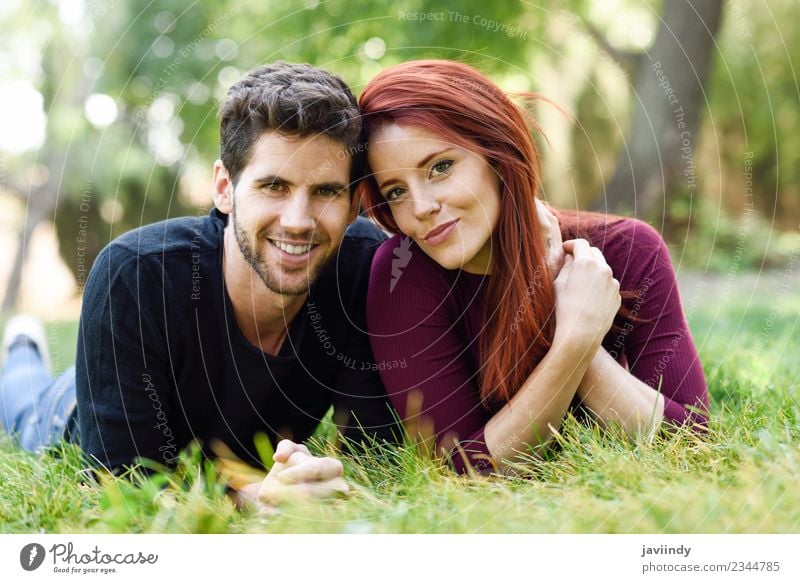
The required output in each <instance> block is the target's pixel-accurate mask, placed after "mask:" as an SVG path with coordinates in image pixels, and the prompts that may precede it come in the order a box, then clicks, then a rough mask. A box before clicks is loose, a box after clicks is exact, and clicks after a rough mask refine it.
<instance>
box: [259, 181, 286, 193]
mask: <svg viewBox="0 0 800 583" xmlns="http://www.w3.org/2000/svg"><path fill="white" fill-rule="evenodd" d="M262 188H263V189H264V190H268V191H270V192H280V191H282V190H283V189H284V187H283V184H281V183H280V182H268V183H266V184H264V186H262Z"/></svg>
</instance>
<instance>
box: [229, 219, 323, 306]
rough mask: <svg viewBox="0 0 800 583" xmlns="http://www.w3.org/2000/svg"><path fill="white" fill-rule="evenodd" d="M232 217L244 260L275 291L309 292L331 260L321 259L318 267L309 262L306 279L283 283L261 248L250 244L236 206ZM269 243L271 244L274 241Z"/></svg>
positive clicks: (281, 292)
mask: <svg viewBox="0 0 800 583" xmlns="http://www.w3.org/2000/svg"><path fill="white" fill-rule="evenodd" d="M231 218H232V219H233V232H234V234H235V235H236V242H237V243H238V244H239V250H240V251H241V252H242V256H243V257H244V260H245V261H247V263H248V264H249V265H250V267H252V268H253V271H255V272H256V273H257V274H258V277H260V278H261V281H262V282H264V285H265V286H266V287H267V289H268V290H270V291H271V292H273V293H276V294H280V295H284V296H301V295H303V294H305V293H308V289H309V287H310V286H311V284H312V283H313V282H314V280H315V279H316V278H317V276H318V275H319V273H320V271H322V268H323V267H324V266H325V265H326V264H327V263H328V262H329V261H330V258H326V259H325V260H324V261H320V262H319V264H318V265H317V266H316V267H315V266H313V264H312V263H311V262H309V263H308V264H307V266H306V268H305V269H306V275H307V277H306V279H305V280H304V281H301V282H300V283H298V284H297V285H295V286H293V287H290V286H287V285H285V284H283V283H282V281H281V277H280V275H279V274H277V273H276V272H275V270H272V269H270V267H269V266H268V265H267V263H266V262H265V261H264V255H263V253H262V252H261V249H254V248H253V246H252V245H251V244H250V241H248V239H247V234H246V233H245V231H244V228H243V227H242V225H241V223H240V222H239V221H238V219H237V217H236V209H235V208H234V209H233V212H232V213H231ZM258 239H259V237H258V235H256V240H258ZM268 244H269V245H271V244H272V243H268Z"/></svg>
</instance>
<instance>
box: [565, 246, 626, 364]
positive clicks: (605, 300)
mask: <svg viewBox="0 0 800 583" xmlns="http://www.w3.org/2000/svg"><path fill="white" fill-rule="evenodd" d="M563 247H564V251H565V252H566V256H565V257H564V266H563V267H562V268H561V271H560V272H559V274H558V277H557V278H556V280H555V283H554V287H555V293H556V334H555V340H554V343H555V342H558V341H561V342H568V343H571V344H572V343H576V342H577V343H578V344H582V345H584V346H585V347H586V349H587V350H588V349H596V348H597V347H599V346H600V343H601V342H602V340H603V337H604V336H605V335H606V334H607V333H608V331H609V329H610V328H611V325H612V324H613V322H614V317H615V316H616V314H617V311H618V310H619V307H620V303H621V299H620V295H619V282H618V281H617V280H616V279H614V274H613V272H612V271H611V268H610V267H609V266H608V263H607V262H606V260H605V257H603V254H602V253H601V252H600V250H599V249H598V248H597V247H592V246H590V245H589V242H588V241H587V240H586V239H573V240H571V241H565V242H564V245H563Z"/></svg>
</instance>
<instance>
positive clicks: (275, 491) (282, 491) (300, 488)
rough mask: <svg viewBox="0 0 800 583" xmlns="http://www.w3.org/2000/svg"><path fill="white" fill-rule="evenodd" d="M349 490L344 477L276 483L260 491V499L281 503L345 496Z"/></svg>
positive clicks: (271, 502) (270, 502)
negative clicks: (299, 482) (317, 480)
mask: <svg viewBox="0 0 800 583" xmlns="http://www.w3.org/2000/svg"><path fill="white" fill-rule="evenodd" d="M349 492H350V486H348V485H347V482H345V481H344V480H343V479H342V478H332V479H330V480H326V481H324V482H310V483H301V484H281V483H276V484H272V485H271V486H270V487H269V488H266V489H264V490H263V491H262V492H260V493H259V501H260V502H262V503H266V504H279V503H281V502H297V501H302V500H308V499H312V498H330V497H334V496H345V495H347V494H348V493H349Z"/></svg>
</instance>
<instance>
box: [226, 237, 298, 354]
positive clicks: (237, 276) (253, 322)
mask: <svg viewBox="0 0 800 583" xmlns="http://www.w3.org/2000/svg"><path fill="white" fill-rule="evenodd" d="M222 273H223V277H224V279H225V287H226V288H227V290H228V296H229V297H230V299H231V304H232V305H233V313H234V316H235V318H236V324H237V325H238V326H239V330H240V331H241V332H242V335H243V336H244V337H245V338H246V339H247V341H248V342H250V343H251V344H252V345H253V346H255V347H256V348H259V349H260V350H261V351H262V352H266V353H267V354H272V355H277V354H278V353H279V352H280V349H281V346H282V345H283V342H284V340H285V339H286V336H287V335H288V333H289V328H290V327H291V324H292V321H293V320H294V318H295V316H297V314H298V312H300V309H301V308H302V307H303V304H305V301H306V298H307V297H308V294H303V295H300V296H289V295H283V294H278V293H275V292H273V291H272V290H270V289H269V288H267V286H265V285H264V282H263V281H261V278H260V277H259V276H258V274H257V273H256V272H255V271H253V269H252V267H250V265H249V264H248V263H247V261H245V259H244V257H243V256H242V252H241V251H240V250H239V245H238V244H237V243H236V236H235V234H234V233H233V229H232V228H226V229H225V235H224V239H223V253H222Z"/></svg>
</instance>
